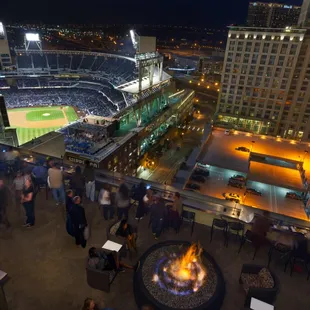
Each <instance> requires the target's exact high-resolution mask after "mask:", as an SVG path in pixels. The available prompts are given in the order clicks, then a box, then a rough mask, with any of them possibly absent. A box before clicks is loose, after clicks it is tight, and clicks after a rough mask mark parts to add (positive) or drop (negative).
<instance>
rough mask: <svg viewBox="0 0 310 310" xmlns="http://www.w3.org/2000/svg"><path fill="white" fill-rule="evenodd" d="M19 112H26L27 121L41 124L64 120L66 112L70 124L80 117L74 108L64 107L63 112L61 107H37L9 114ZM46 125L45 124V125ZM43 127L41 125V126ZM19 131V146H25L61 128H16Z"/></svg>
mask: <svg viewBox="0 0 310 310" xmlns="http://www.w3.org/2000/svg"><path fill="white" fill-rule="evenodd" d="M18 111H26V112H27V114H26V120H27V121H29V122H40V124H41V123H43V122H42V121H51V120H56V119H64V115H63V112H62V111H64V112H65V114H66V117H67V119H68V122H73V121H75V120H77V118H78V116H77V114H76V113H75V110H74V108H72V107H63V110H60V109H59V107H56V106H55V107H35V108H31V107H30V108H20V109H11V110H9V111H8V112H9V113H14V112H18ZM43 124H44V123H43ZM40 126H41V125H40ZM14 127H15V128H16V131H17V136H18V141H19V144H20V145H21V144H24V143H26V142H28V141H30V140H32V139H34V138H38V137H40V136H42V135H44V134H47V133H49V132H51V131H55V130H57V129H59V128H60V127H59V126H57V127H47V128H25V127H18V126H14Z"/></svg>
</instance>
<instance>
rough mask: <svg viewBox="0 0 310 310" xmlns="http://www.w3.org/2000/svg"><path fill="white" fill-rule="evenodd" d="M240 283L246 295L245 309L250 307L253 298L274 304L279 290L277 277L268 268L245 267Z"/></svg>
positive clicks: (243, 267)
mask: <svg viewBox="0 0 310 310" xmlns="http://www.w3.org/2000/svg"><path fill="white" fill-rule="evenodd" d="M239 283H240V284H242V286H243V289H244V291H245V293H246V298H245V303H244V306H245V307H250V302H251V298H252V297H254V298H257V299H259V300H261V301H264V302H266V303H269V304H273V303H274V302H275V300H276V296H277V293H278V290H279V283H278V280H277V279H276V277H275V275H274V274H273V273H272V272H271V271H270V270H269V269H267V268H266V267H264V266H258V265H243V266H242V270H241V274H240V278H239Z"/></svg>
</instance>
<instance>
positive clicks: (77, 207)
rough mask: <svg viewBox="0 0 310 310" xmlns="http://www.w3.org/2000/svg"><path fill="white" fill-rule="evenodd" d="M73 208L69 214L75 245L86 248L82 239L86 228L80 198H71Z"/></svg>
mask: <svg viewBox="0 0 310 310" xmlns="http://www.w3.org/2000/svg"><path fill="white" fill-rule="evenodd" d="M73 202H74V206H73V207H72V209H71V211H70V212H69V214H70V216H71V220H72V224H73V231H74V237H75V244H76V245H81V246H82V248H85V247H86V242H87V241H86V240H85V238H84V230H85V228H86V227H87V221H86V216H85V210H84V208H83V207H82V205H81V198H80V197H79V196H75V197H74V198H73Z"/></svg>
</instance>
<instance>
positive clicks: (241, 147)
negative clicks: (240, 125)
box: [235, 146, 250, 153]
mask: <svg viewBox="0 0 310 310" xmlns="http://www.w3.org/2000/svg"><path fill="white" fill-rule="evenodd" d="M235 150H236V151H240V152H246V153H249V152H250V149H248V148H247V147H245V146H238V147H236V148H235Z"/></svg>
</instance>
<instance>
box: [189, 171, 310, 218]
mask: <svg viewBox="0 0 310 310" xmlns="http://www.w3.org/2000/svg"><path fill="white" fill-rule="evenodd" d="M208 170H209V171H210V175H209V177H207V178H205V179H206V182H205V183H203V184H202V183H198V182H195V181H190V183H195V184H199V185H200V193H202V194H204V195H208V196H212V197H217V198H220V199H224V197H223V193H234V194H239V195H240V197H241V203H242V204H245V205H248V206H252V207H255V208H259V209H262V210H267V211H271V212H275V213H279V214H284V215H286V216H291V217H295V218H299V219H303V220H307V216H306V213H305V211H304V206H303V203H302V202H301V201H298V200H293V199H289V198H285V195H286V193H287V192H290V191H292V190H290V189H286V188H283V187H277V186H273V185H268V184H264V183H260V182H255V181H248V182H247V187H248V188H254V189H256V190H258V191H260V192H261V193H262V196H257V195H253V194H246V195H245V187H244V188H242V189H240V188H236V187H231V186H228V180H229V178H230V177H232V176H233V175H235V174H241V175H243V176H246V174H244V173H243V174H242V173H239V172H236V171H234V170H229V169H223V168H218V167H214V166H209V167H208ZM231 206H236V207H237V206H238V204H236V203H235V202H231Z"/></svg>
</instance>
